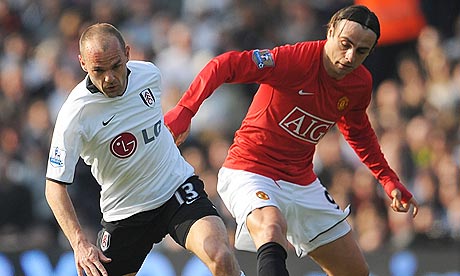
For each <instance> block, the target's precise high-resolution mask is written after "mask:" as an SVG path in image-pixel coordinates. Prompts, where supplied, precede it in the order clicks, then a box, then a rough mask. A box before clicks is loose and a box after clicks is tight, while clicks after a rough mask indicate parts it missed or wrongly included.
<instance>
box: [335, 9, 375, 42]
mask: <svg viewBox="0 0 460 276" xmlns="http://www.w3.org/2000/svg"><path fill="white" fill-rule="evenodd" d="M343 19H345V20H350V21H354V22H356V23H359V24H361V25H362V26H363V27H364V28H368V29H370V30H371V31H373V32H374V33H375V34H376V35H377V39H376V40H375V44H377V41H378V39H379V38H380V22H379V19H378V18H377V15H375V13H373V12H372V11H371V10H369V9H368V8H367V7H366V6H362V5H352V6H348V7H345V8H342V9H340V10H338V11H337V12H336V13H335V14H334V15H333V16H332V17H331V19H330V20H329V23H328V24H327V27H328V29H329V28H330V27H335V26H336V25H337V22H339V21H341V20H343ZM375 44H374V46H375Z"/></svg>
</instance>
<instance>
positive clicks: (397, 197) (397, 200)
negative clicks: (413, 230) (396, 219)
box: [390, 189, 418, 218]
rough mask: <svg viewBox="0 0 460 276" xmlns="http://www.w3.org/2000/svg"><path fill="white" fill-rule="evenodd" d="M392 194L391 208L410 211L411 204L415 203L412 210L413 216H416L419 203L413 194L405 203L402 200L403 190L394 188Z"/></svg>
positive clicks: (396, 210) (405, 211)
mask: <svg viewBox="0 0 460 276" xmlns="http://www.w3.org/2000/svg"><path fill="white" fill-rule="evenodd" d="M391 196H392V198H393V201H392V202H391V205H390V206H391V209H393V211H395V212H404V213H407V211H409V209H410V208H411V205H413V206H414V209H413V210H412V217H414V218H415V216H416V215H417V213H418V203H417V200H415V198H414V197H413V196H412V198H411V199H410V200H409V202H407V203H403V202H402V201H401V191H400V190H399V189H394V190H393V191H391Z"/></svg>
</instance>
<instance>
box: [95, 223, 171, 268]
mask: <svg viewBox="0 0 460 276" xmlns="http://www.w3.org/2000/svg"><path fill="white" fill-rule="evenodd" d="M102 225H103V226H104V227H103V229H102V230H101V231H100V232H99V234H98V239H97V245H98V247H99V248H100V249H101V250H102V252H103V253H104V255H106V256H107V257H109V258H111V259H112V261H111V262H109V263H104V267H105V268H106V270H107V272H108V273H109V275H125V274H128V273H133V272H137V271H138V270H139V269H140V267H141V265H142V263H143V261H144V259H145V257H146V256H147V254H148V252H149V251H150V250H151V249H152V246H153V242H152V236H154V235H155V234H154V233H151V232H150V231H149V230H148V229H147V227H146V226H145V225H142V226H141V225H135V226H130V225H127V224H122V225H120V222H115V223H107V222H103V223H102ZM164 235H165V234H164ZM164 235H163V236H164Z"/></svg>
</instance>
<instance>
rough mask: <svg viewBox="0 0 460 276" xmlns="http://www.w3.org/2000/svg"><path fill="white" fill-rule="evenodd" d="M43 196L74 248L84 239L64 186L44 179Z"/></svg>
mask: <svg viewBox="0 0 460 276" xmlns="http://www.w3.org/2000/svg"><path fill="white" fill-rule="evenodd" d="M45 196H46V200H47V201H48V204H49V206H50V208H51V210H52V211H53V214H54V216H55V218H56V220H57V222H58V223H59V226H60V227H61V229H62V231H63V232H64V234H65V236H66V237H67V239H68V240H69V242H70V245H71V246H72V248H76V247H77V245H78V244H79V242H81V241H86V236H85V235H84V232H83V230H82V228H81V226H80V223H79V221H78V218H77V215H76V212H75V208H74V206H73V204H72V201H71V199H70V197H69V194H68V193H67V188H66V186H65V185H62V184H59V183H56V182H53V181H50V180H46V190H45Z"/></svg>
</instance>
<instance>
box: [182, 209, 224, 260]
mask: <svg viewBox="0 0 460 276" xmlns="http://www.w3.org/2000/svg"><path fill="white" fill-rule="evenodd" d="M185 247H186V248H187V249H188V250H190V251H192V252H193V253H195V254H196V255H197V256H198V257H199V258H200V259H201V260H203V261H204V262H205V263H208V262H209V261H210V260H211V259H212V257H213V256H215V255H216V254H217V252H219V251H220V250H222V249H226V250H228V251H230V244H229V239H228V234H227V229H226V227H225V225H224V223H223V221H222V219H221V218H220V217H218V216H206V217H203V218H201V219H199V220H197V221H196V222H195V223H194V224H193V225H192V226H191V227H190V231H189V233H188V235H187V239H186V242H185Z"/></svg>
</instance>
